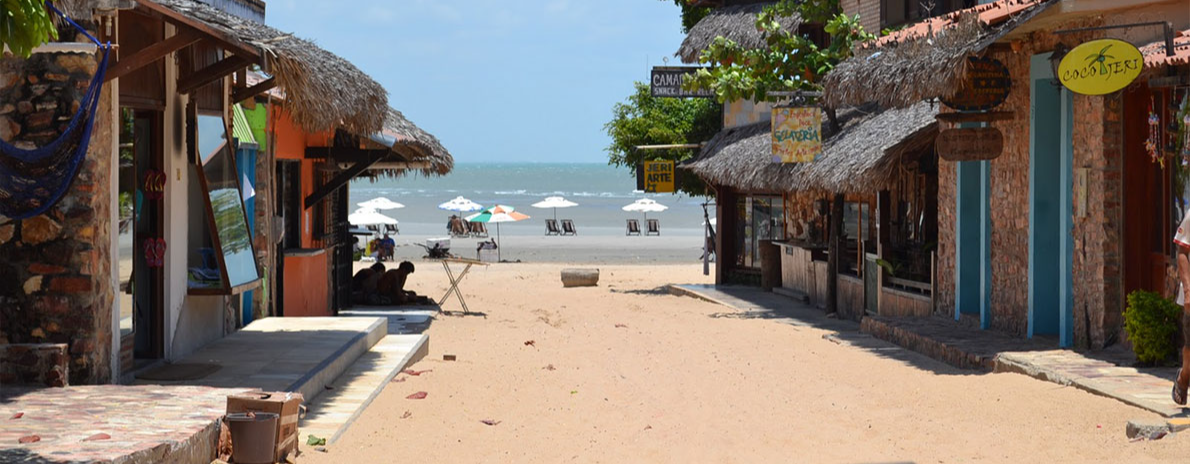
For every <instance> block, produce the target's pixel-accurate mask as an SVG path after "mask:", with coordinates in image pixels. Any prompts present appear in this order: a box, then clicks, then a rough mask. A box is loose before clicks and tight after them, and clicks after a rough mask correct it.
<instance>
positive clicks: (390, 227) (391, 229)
mask: <svg viewBox="0 0 1190 465" xmlns="http://www.w3.org/2000/svg"><path fill="white" fill-rule="evenodd" d="M400 233H401V230H400V229H398V228H397V225H395V224H386V225H384V234H388V235H390V236H396V235H397V234H400Z"/></svg>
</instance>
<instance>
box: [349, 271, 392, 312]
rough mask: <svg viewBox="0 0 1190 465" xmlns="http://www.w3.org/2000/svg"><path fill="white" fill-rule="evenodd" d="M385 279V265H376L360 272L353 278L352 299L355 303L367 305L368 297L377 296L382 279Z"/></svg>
mask: <svg viewBox="0 0 1190 465" xmlns="http://www.w3.org/2000/svg"><path fill="white" fill-rule="evenodd" d="M382 277H384V264H383V263H380V262H376V264H374V265H372V266H370V267H368V268H364V269H362V270H359V271H358V272H356V273H355V276H353V277H352V278H351V299H352V300H353V301H354V302H355V303H361V304H362V303H367V302H368V296H370V295H374V294H376V287H377V285H378V284H380V278H382Z"/></svg>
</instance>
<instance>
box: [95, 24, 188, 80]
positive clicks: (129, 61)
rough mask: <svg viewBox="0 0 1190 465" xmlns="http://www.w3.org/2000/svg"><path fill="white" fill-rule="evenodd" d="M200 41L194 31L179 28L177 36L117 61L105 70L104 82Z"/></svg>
mask: <svg viewBox="0 0 1190 465" xmlns="http://www.w3.org/2000/svg"><path fill="white" fill-rule="evenodd" d="M200 40H202V35H200V34H199V33H198V31H195V30H194V29H190V28H186V27H179V28H178V32H177V34H174V35H172V36H170V37H169V38H168V39H165V40H163V41H161V42H157V43H155V44H153V45H150V46H148V47H145V48H143V49H141V50H140V51H138V52H136V53H135V54H132V55H130V56H128V57H125V58H124V59H122V60H120V61H117V62H116V63H115V64H113V65H112V66H111V68H109V69H108V70H107V75H106V76H104V81H105V82H106V81H110V80H112V79H117V78H119V77H121V76H123V75H125V74H128V73H131V72H133V71H136V70H138V69H141V68H143V67H145V66H148V65H150V64H153V63H155V62H156V61H157V60H160V59H162V58H164V57H165V56H166V55H169V54H170V53H173V52H176V51H178V50H181V49H182V48H185V47H186V46H187V45H191V44H193V43H195V42H198V41H200Z"/></svg>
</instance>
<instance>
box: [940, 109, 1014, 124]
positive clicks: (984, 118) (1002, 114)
mask: <svg viewBox="0 0 1190 465" xmlns="http://www.w3.org/2000/svg"><path fill="white" fill-rule="evenodd" d="M934 118H937V119H938V121H944V122H947V123H968V122H971V123H988V122H992V121H1008V120H1012V119H1015V118H1016V113H1013V112H1011V111H989V112H985V113H939V114H938V115H937V116H934Z"/></svg>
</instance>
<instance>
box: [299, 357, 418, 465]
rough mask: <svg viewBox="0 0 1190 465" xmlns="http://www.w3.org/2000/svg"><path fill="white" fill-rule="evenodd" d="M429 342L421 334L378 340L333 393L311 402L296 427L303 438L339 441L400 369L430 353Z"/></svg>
mask: <svg viewBox="0 0 1190 465" xmlns="http://www.w3.org/2000/svg"><path fill="white" fill-rule="evenodd" d="M428 341H429V337H427V336H426V335H424V334H400V335H398V334H394V335H389V336H385V337H384V339H381V340H380V342H379V343H378V344H376V345H375V346H372V348H371V349H370V350H368V352H367V353H365V354H364V355H363V356H361V357H360V358H359V359H358V360H356V361H355V363H354V364H353V365H351V367H350V368H348V369H347V371H346V372H344V373H343V374H342V375H340V376H339V378H338V379H336V380H335V381H334V382H333V384H332V386H334V389H333V390H329V391H326V392H324V393H322V395H321V396H318V399H315V400H314V402H312V403H310V405H309V407H308V409H307V411H306V416H305V418H303V419H302V420H301V423H299V425H298V429H299V430H300V431H301V435H302V438H305V437H307V435H309V434H313V435H315V436H318V437H320V438H326V440H327V442H328V443H333V442H335V441H336V440H338V439H339V436H341V435H342V434H343V432H344V431H346V430H347V428H348V427H349V426H351V424H352V423H353V422H354V421H355V419H356V418H358V417H359V415H360V414H361V413H363V411H364V409H366V408H367V407H368V405H370V404H371V403H372V400H373V399H375V398H376V396H377V395H379V394H380V391H383V390H384V388H385V386H388V383H389V382H390V381H392V379H393V378H394V377H395V376H396V375H397V374H398V373H400V372H401V370H404V369H405V367H407V366H409V365H412V364H413V363H416V362H417V361H418V360H421V359H422V358H423V357H425V356H426V354H427V353H429V350H430V349H429V343H428Z"/></svg>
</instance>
